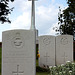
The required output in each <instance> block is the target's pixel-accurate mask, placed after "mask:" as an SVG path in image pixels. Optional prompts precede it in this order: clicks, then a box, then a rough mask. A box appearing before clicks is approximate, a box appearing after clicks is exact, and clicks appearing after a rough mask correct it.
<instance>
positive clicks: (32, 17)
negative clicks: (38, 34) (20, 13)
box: [29, 0, 36, 30]
mask: <svg viewBox="0 0 75 75" xmlns="http://www.w3.org/2000/svg"><path fill="white" fill-rule="evenodd" d="M29 1H32V10H31V11H32V12H31V27H30V29H33V30H35V29H36V28H35V2H34V1H36V0H29Z"/></svg>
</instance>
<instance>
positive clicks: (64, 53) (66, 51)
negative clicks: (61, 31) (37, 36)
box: [56, 35, 73, 65]
mask: <svg viewBox="0 0 75 75" xmlns="http://www.w3.org/2000/svg"><path fill="white" fill-rule="evenodd" d="M66 61H73V36H71V35H60V36H57V37H56V65H60V64H65V63H66Z"/></svg>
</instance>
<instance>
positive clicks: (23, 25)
mask: <svg viewBox="0 0 75 75" xmlns="http://www.w3.org/2000/svg"><path fill="white" fill-rule="evenodd" d="M9 6H10V8H11V7H14V9H13V11H12V12H11V14H10V15H9V18H10V20H11V24H9V23H4V24H1V23H0V41H2V32H3V31H6V30H12V29H26V30H29V29H30V25H31V1H28V0H15V1H14V2H13V3H11V2H10V4H9ZM59 6H60V7H61V8H62V9H64V8H65V7H67V4H66V0H36V1H35V27H36V29H37V30H38V32H39V36H41V35H56V32H55V30H53V28H54V27H56V26H58V12H59Z"/></svg>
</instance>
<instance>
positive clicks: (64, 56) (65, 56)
mask: <svg viewBox="0 0 75 75" xmlns="http://www.w3.org/2000/svg"><path fill="white" fill-rule="evenodd" d="M62 57H63V58H64V62H65V60H66V58H67V55H66V54H65V52H64V55H63V56H62Z"/></svg>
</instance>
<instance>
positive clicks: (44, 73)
mask: <svg viewBox="0 0 75 75" xmlns="http://www.w3.org/2000/svg"><path fill="white" fill-rule="evenodd" d="M1 58H2V49H1V48H0V75H1ZM36 67H39V66H38V60H36ZM48 74H49V73H48V72H36V75H48Z"/></svg>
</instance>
